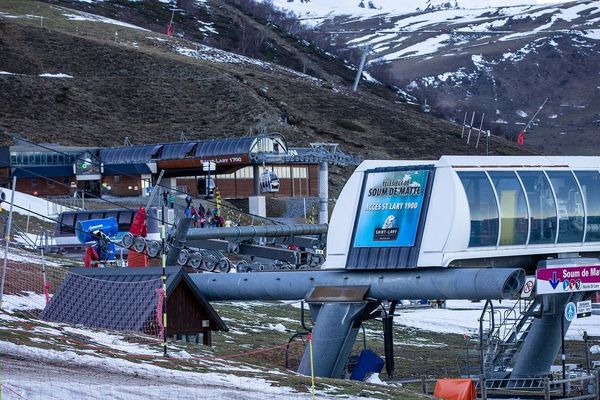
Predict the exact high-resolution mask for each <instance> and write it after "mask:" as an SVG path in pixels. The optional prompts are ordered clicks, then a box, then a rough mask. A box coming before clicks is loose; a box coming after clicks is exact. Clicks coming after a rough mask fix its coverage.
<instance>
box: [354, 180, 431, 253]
mask: <svg viewBox="0 0 600 400" xmlns="http://www.w3.org/2000/svg"><path fill="white" fill-rule="evenodd" d="M428 176H429V171H428V170H416V171H385V172H371V173H368V174H367V178H366V182H365V187H364V191H363V197H362V199H361V203H360V209H359V212H358V222H357V224H356V228H355V231H354V242H353V246H354V247H410V246H414V244H415V238H416V235H417V229H418V226H419V220H420V218H421V209H422V208H423V199H424V197H425V187H426V186H427V178H428Z"/></svg>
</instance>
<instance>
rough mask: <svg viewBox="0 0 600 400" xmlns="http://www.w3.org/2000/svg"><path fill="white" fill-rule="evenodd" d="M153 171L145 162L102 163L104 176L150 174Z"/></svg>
mask: <svg viewBox="0 0 600 400" xmlns="http://www.w3.org/2000/svg"><path fill="white" fill-rule="evenodd" d="M152 172H153V171H152V170H151V169H150V167H148V165H146V164H145V163H137V164H135V163H129V164H109V165H104V173H103V174H102V175H104V176H110V175H138V174H151V173H152Z"/></svg>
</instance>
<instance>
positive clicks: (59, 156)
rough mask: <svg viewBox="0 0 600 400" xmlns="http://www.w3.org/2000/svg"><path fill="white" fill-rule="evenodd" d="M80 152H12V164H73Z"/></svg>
mask: <svg viewBox="0 0 600 400" xmlns="http://www.w3.org/2000/svg"><path fill="white" fill-rule="evenodd" d="M79 155H80V153H72V154H69V153H57V152H11V153H10V164H11V165H13V166H23V165H72V164H73V163H75V161H76V160H77V157H79Z"/></svg>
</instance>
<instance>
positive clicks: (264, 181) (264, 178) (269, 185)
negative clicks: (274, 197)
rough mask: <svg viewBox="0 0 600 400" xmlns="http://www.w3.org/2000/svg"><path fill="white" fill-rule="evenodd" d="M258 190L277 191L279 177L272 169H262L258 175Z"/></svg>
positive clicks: (264, 191)
mask: <svg viewBox="0 0 600 400" xmlns="http://www.w3.org/2000/svg"><path fill="white" fill-rule="evenodd" d="M260 191H261V192H262V193H277V192H279V177H278V176H277V174H276V173H275V172H274V171H264V172H263V173H262V174H261V175H260Z"/></svg>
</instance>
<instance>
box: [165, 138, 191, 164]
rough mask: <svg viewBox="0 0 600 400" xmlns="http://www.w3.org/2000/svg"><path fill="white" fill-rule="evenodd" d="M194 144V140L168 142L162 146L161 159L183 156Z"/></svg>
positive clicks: (187, 153) (175, 158) (174, 158)
mask: <svg viewBox="0 0 600 400" xmlns="http://www.w3.org/2000/svg"><path fill="white" fill-rule="evenodd" d="M194 146H196V142H180V143H168V144H165V145H163V146H162V150H161V151H160V158H161V160H177V159H180V158H185V157H186V156H188V155H189V153H190V152H191V151H192V150H193V148H194Z"/></svg>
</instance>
